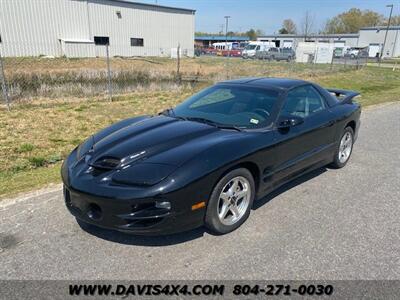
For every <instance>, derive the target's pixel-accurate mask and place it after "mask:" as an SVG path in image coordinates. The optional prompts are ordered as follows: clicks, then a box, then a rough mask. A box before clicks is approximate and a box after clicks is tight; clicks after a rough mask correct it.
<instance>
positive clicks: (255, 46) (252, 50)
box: [242, 42, 275, 58]
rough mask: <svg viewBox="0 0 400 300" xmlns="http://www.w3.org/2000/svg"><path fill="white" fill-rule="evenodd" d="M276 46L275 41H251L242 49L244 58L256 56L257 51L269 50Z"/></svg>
mask: <svg viewBox="0 0 400 300" xmlns="http://www.w3.org/2000/svg"><path fill="white" fill-rule="evenodd" d="M271 47H275V44H274V43H273V42H250V43H249V44H248V45H247V46H246V47H245V48H244V50H243V51H242V57H243V58H255V56H256V52H257V51H267V50H268V49H269V48H271Z"/></svg>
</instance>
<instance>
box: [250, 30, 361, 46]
mask: <svg viewBox="0 0 400 300" xmlns="http://www.w3.org/2000/svg"><path fill="white" fill-rule="evenodd" d="M358 38H359V34H358V33H344V34H312V35H309V36H305V35H301V34H271V35H265V36H260V37H258V38H257V40H258V41H262V42H274V43H275V45H276V47H281V48H292V47H294V46H295V45H296V44H298V43H299V42H318V43H324V42H325V43H333V44H334V45H335V47H339V48H340V47H344V46H348V47H356V46H357V43H358Z"/></svg>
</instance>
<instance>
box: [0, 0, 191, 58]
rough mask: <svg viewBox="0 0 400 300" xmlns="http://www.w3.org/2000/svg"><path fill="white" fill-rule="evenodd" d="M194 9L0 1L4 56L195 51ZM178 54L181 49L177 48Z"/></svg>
mask: <svg viewBox="0 0 400 300" xmlns="http://www.w3.org/2000/svg"><path fill="white" fill-rule="evenodd" d="M194 16H195V11H194V10H192V9H184V8H176V7H167V6H161V5H153V4H143V3H138V2H133V1H128V0H36V1H32V0H0V51H1V54H2V55H3V56H39V55H46V56H55V57H57V56H64V55H65V56H67V57H95V56H105V55H106V50H105V48H106V47H105V44H107V43H108V44H109V51H110V55H111V56H169V55H170V54H171V51H173V50H172V49H173V48H177V46H178V45H180V47H181V51H182V54H183V55H187V56H193V54H194ZM175 52H176V49H175Z"/></svg>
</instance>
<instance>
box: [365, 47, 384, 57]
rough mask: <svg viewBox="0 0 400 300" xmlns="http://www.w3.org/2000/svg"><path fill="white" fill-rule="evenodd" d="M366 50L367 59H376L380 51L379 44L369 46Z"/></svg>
mask: <svg viewBox="0 0 400 300" xmlns="http://www.w3.org/2000/svg"><path fill="white" fill-rule="evenodd" d="M368 48H369V50H368V55H369V57H377V55H379V53H380V51H381V46H380V45H379V44H369V47H368Z"/></svg>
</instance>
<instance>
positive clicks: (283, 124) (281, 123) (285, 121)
mask: <svg viewBox="0 0 400 300" xmlns="http://www.w3.org/2000/svg"><path fill="white" fill-rule="evenodd" d="M303 123H304V119H303V118H302V117H298V116H282V117H280V118H279V120H278V126H277V127H278V128H279V129H289V128H290V127H294V126H297V125H300V124H303Z"/></svg>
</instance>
